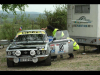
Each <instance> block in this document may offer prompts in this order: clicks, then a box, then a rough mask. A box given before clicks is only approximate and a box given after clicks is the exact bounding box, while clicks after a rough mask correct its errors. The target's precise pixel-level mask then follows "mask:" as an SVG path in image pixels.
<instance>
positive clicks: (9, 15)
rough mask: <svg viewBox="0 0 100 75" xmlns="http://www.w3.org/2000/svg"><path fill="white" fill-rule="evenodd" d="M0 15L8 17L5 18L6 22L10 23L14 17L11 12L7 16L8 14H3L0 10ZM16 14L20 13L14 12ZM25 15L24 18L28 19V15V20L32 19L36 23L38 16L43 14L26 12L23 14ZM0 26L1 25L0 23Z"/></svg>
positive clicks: (19, 13)
mask: <svg viewBox="0 0 100 75" xmlns="http://www.w3.org/2000/svg"><path fill="white" fill-rule="evenodd" d="M23 13H24V12H22V14H23ZM2 14H3V15H7V16H8V17H7V20H8V21H9V22H12V21H13V18H14V15H13V13H12V12H9V14H8V13H7V12H3V11H2V10H0V16H2ZM16 14H17V15H21V12H20V11H16ZM25 14H26V17H28V14H30V19H33V20H34V21H36V18H37V17H38V16H39V14H42V15H44V13H40V12H27V11H26V12H25ZM19 17H20V16H19ZM0 20H1V21H3V19H2V18H0ZM0 24H1V23H0Z"/></svg>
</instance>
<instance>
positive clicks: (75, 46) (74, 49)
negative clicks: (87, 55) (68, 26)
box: [67, 37, 79, 58]
mask: <svg viewBox="0 0 100 75" xmlns="http://www.w3.org/2000/svg"><path fill="white" fill-rule="evenodd" d="M67 39H71V40H72V41H73V51H77V50H79V45H78V44H77V42H76V41H75V40H74V39H72V38H70V37H67ZM68 55H69V56H70V57H69V58H74V55H73V53H69V54H68Z"/></svg>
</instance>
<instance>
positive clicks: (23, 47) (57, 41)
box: [6, 30, 73, 67]
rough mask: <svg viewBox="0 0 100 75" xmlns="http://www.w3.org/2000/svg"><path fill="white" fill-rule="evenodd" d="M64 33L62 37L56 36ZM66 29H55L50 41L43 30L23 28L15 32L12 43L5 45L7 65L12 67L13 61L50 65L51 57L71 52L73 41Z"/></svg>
mask: <svg viewBox="0 0 100 75" xmlns="http://www.w3.org/2000/svg"><path fill="white" fill-rule="evenodd" d="M61 32H63V33H64V36H63V37H62V38H57V37H59V36H60V35H61V34H60V33H61ZM67 37H69V34H68V32H67V30H63V31H57V33H56V36H55V37H54V38H53V40H52V41H49V39H50V38H49V37H48V36H47V34H46V32H45V30H23V31H20V32H18V33H17V35H16V36H15V38H14V39H13V41H12V43H11V44H10V45H9V46H8V47H7V49H6V54H7V56H6V57H7V66H8V67H13V66H14V63H19V62H33V63H37V62H40V61H43V62H44V64H45V65H51V57H54V56H57V55H59V54H64V53H72V52H73V42H72V41H71V40H70V39H66V38H67Z"/></svg>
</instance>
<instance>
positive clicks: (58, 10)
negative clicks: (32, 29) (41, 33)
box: [45, 5, 67, 30]
mask: <svg viewBox="0 0 100 75" xmlns="http://www.w3.org/2000/svg"><path fill="white" fill-rule="evenodd" d="M66 6H67V5H59V6H56V7H55V11H54V12H53V13H52V12H51V11H46V10H45V15H46V16H47V20H48V22H49V25H52V26H53V27H55V28H58V29H60V30H64V29H67V8H66Z"/></svg>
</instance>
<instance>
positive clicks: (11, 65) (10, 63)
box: [7, 58, 14, 67]
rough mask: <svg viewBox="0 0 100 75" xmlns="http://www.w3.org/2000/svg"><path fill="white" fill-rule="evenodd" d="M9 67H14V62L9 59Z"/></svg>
mask: <svg viewBox="0 0 100 75" xmlns="http://www.w3.org/2000/svg"><path fill="white" fill-rule="evenodd" d="M7 66H8V67H14V62H13V61H11V60H9V59H8V58H7Z"/></svg>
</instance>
